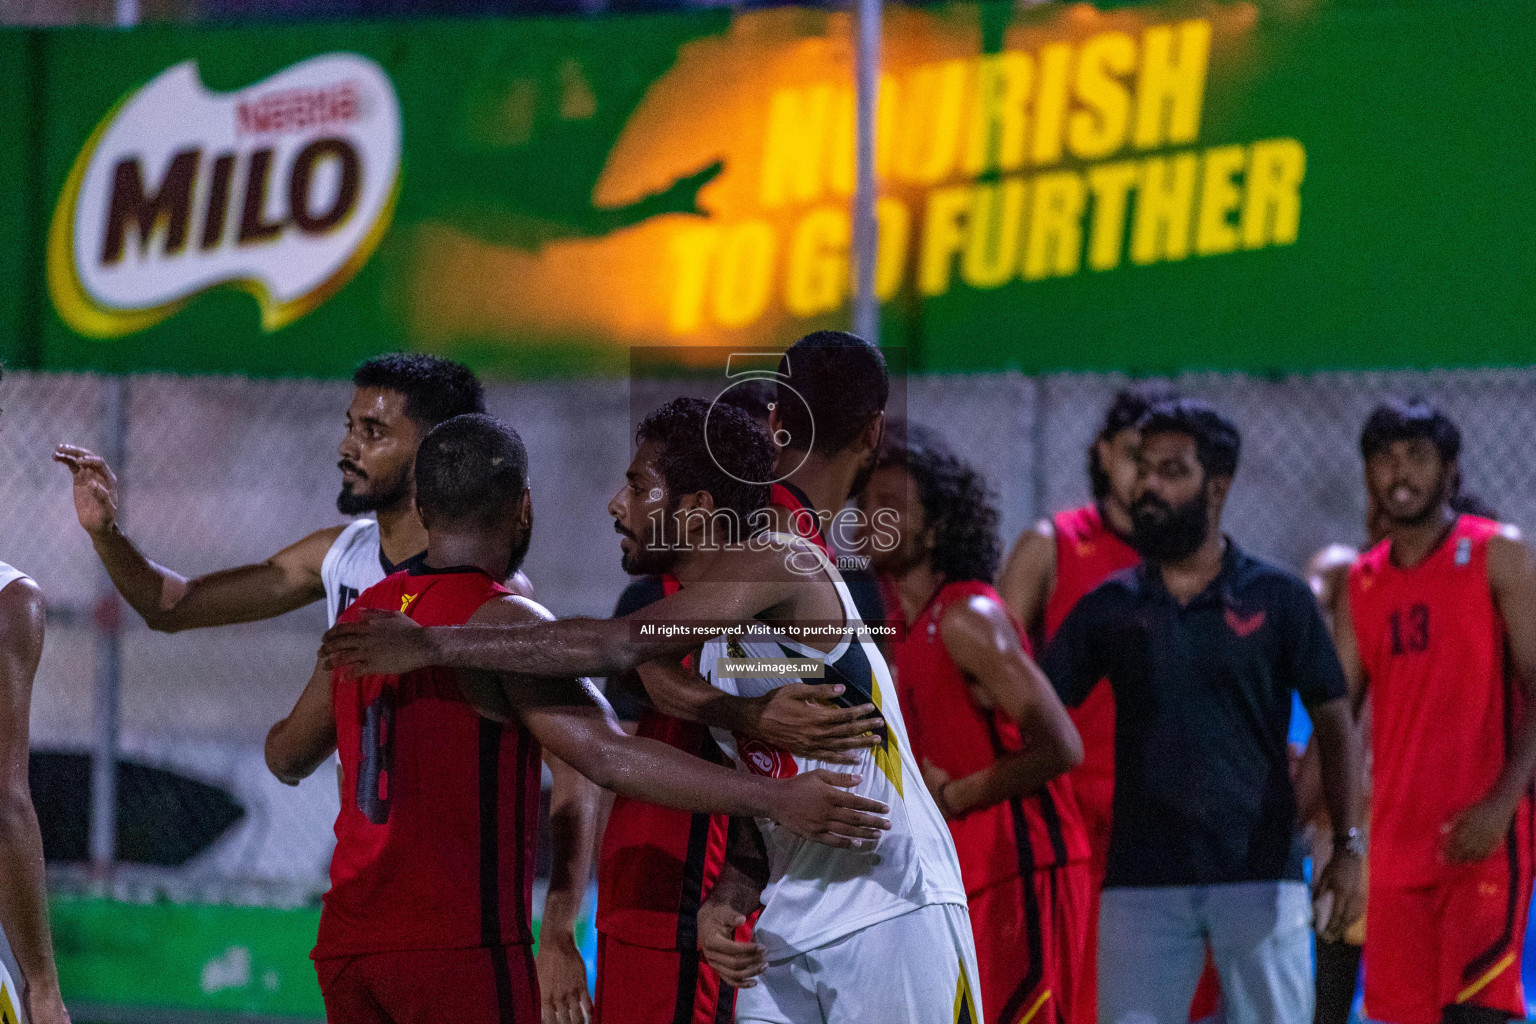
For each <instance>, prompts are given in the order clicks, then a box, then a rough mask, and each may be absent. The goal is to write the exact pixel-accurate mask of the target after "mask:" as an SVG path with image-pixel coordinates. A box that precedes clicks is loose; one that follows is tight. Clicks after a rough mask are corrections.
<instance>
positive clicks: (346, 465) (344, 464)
mask: <svg viewBox="0 0 1536 1024" xmlns="http://www.w3.org/2000/svg"><path fill="white" fill-rule="evenodd" d="M336 468H337V469H344V470H349V471H351V472H353V473H355V474H357V475H358V476H360V477H362V478H363V479H364V480H367V479H368V474H367V473H364V472H363V471H362V469H360V468H359V467H358V465H357V463H355V462H349V461H348V460H346V459H342V460H341V461H340V462H338V463H336Z"/></svg>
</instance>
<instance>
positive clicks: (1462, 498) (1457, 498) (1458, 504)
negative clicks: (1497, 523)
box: [1447, 479, 1499, 520]
mask: <svg viewBox="0 0 1536 1024" xmlns="http://www.w3.org/2000/svg"><path fill="white" fill-rule="evenodd" d="M1456 486H1457V491H1456V493H1455V494H1453V495H1451V500H1450V501H1449V502H1447V504H1448V505H1450V506H1451V511H1452V512H1455V513H1456V514H1457V515H1467V516H1477V517H1478V518H1479V519H1494V520H1497V519H1498V518H1499V513H1498V511H1497V510H1496V509H1495V508H1494V507H1493V506H1492V505H1490V504H1488V503H1487V502H1486V501H1484V500H1483V499H1482V498H1480V497H1478V496H1477V495H1475V494H1468V493H1466V492H1465V491H1463V490H1461V489H1460V487H1461V481H1460V480H1459V479H1458V480H1457V481H1456Z"/></svg>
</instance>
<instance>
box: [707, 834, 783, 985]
mask: <svg viewBox="0 0 1536 1024" xmlns="http://www.w3.org/2000/svg"><path fill="white" fill-rule="evenodd" d="M767 886H768V852H767V850H766V849H765V848H764V845H763V836H762V833H761V832H759V831H758V829H757V822H755V821H753V820H752V819H751V818H732V819H731V823H730V827H729V831H728V832H727V834H726V842H725V863H724V864H723V865H722V866H721V868H720V876H719V878H718V879H716V881H715V885H714V888H713V889H711V890H710V892H709V898H708V899H706V900H705V901H704V905H703V906H701V907H700V908H699V951H700V952H701V953H703V954H704V959H705V961H706V962H707V963H708V964H709V966H711V967H713V968H714V969H715V971H716V972H718V973H719V975H720V978H721V980H723V981H724V982H725V983H726V984H728V985H731V986H733V987H735V988H752V987H753V986H754V985H756V984H757V982H756V981H754V980H753V979H754V978H756V977H757V976H758V975H759V974H761V973H763V971H764V969H766V968H767V966H768V959H767V956H766V954H765V953H764V950H763V947H762V946H760V945H758V944H757V943H756V942H751V941H748V942H740V941H738V940H737V938H736V929H737V928H740V927H741V926H742V925H744V924H746V923H747V918H748V917H749V916H751V914H752V912H753V911H755V910H756V909H757V908H758V905H759V904H760V903H761V902H762V895H763V890H764V889H765V888H767Z"/></svg>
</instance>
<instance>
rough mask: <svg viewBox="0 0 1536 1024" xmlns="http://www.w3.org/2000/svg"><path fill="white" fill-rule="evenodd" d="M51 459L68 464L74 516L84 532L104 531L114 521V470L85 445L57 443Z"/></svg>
mask: <svg viewBox="0 0 1536 1024" xmlns="http://www.w3.org/2000/svg"><path fill="white" fill-rule="evenodd" d="M53 461H54V462H57V463H60V464H62V465H64V466H67V467H69V474H70V476H71V477H73V478H74V497H75V516H76V518H78V519H79V520H80V525H81V526H82V527H84V528H85V532H86V533H89V534H91V535H92V536H95V535H97V534H101V533H106V532H107V531H108V530H110V529H112V527H113V525H114V524H115V523H116V522H117V474H116V473H114V472H112V467H111V466H109V465H107V463H106V460H105V459H103V458H102V457H101V456H100V455H97V454H96V453H95V452H93V451H91V450H90V449H88V448H80V447H77V446H75V445H72V444H61V445H59V446H58V447H57V448H55V449H54V450H53Z"/></svg>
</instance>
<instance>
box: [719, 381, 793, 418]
mask: <svg viewBox="0 0 1536 1024" xmlns="http://www.w3.org/2000/svg"><path fill="white" fill-rule="evenodd" d="M776 390H777V389H776V387H775V386H774V384H773V382H772V381H768V380H764V379H763V378H761V377H758V378H755V379H752V380H744V381H741V382H740V383H738V384H732V385H731V386H730V387H728V388H726V389H725V392H724V394H722V395H721V396H720V398H719V401H718V403H717V404H719V405H733V406H735V407H736V408H738V409H740V410H741V411H742V412H744V413H746V414H747V415H748V416H751V417H752V418H753V419H755V420H757V421H758V422H759V423H767V422H768V407H769V406H770V405H771V404H773V402H774V400H775V399H776V398H778V395H777V394H776V393H775V392H776Z"/></svg>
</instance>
